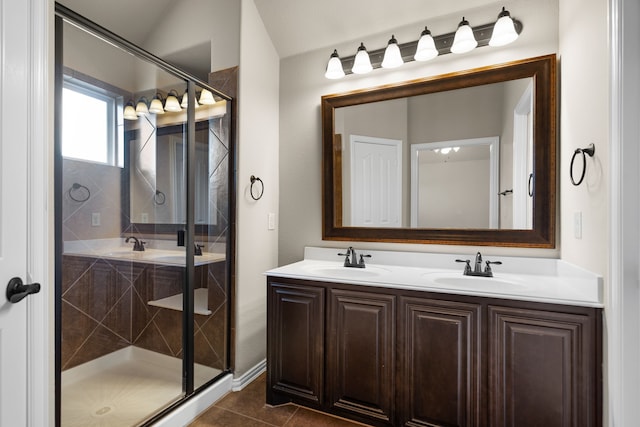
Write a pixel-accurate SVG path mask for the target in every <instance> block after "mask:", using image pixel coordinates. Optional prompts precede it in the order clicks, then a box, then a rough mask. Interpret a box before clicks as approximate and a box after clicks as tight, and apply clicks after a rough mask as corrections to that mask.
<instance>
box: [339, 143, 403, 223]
mask: <svg viewBox="0 0 640 427" xmlns="http://www.w3.org/2000/svg"><path fill="white" fill-rule="evenodd" d="M345 151H347V150H345ZM348 152H349V157H350V162H349V163H350V170H349V171H347V172H350V173H348V174H343V179H345V182H346V181H348V182H349V183H350V185H348V191H347V190H346V189H345V188H343V197H344V194H345V193H348V197H347V198H346V199H345V200H348V202H347V203H344V204H343V209H344V210H343V213H342V214H343V218H349V217H351V225H352V226H354V227H400V226H401V225H402V224H401V216H402V199H401V194H402V141H400V140H396V139H386V138H373V137H369V136H361V135H351V138H350V140H349V150H348ZM349 211H350V212H349Z"/></svg>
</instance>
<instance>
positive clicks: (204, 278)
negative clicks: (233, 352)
mask: <svg viewBox="0 0 640 427" xmlns="http://www.w3.org/2000/svg"><path fill="white" fill-rule="evenodd" d="M225 268H226V267H225V262H224V261H222V262H217V263H212V264H208V265H204V266H198V267H196V279H195V282H196V284H195V287H196V288H199V287H207V288H208V298H209V299H208V307H209V309H210V310H211V312H212V314H210V315H207V316H205V315H196V316H195V328H194V329H195V335H194V339H195V362H196V363H199V364H202V365H205V366H210V367H213V368H217V369H223V368H224V366H225V363H224V360H225V351H226V348H225V339H224V334H225V330H226V328H227V327H228V326H227V308H226V307H227V304H226V300H227V291H226V289H227V286H226V283H225V277H226V271H225ZM62 274H63V278H62V354H61V358H62V359H61V366H62V370H66V369H69V368H72V367H74V366H77V365H80V364H82V363H85V362H89V361H91V360H93V359H96V358H98V357H100V356H104V355H106V354H109V353H111V352H113V351H116V350H119V349H121V348H124V347H127V346H130V345H135V346H138V347H142V348H145V349H148V350H151V351H155V352H158V353H162V354H166V355H169V356H174V357H178V358H180V357H181V356H182V312H180V311H176V310H170V309H165V308H159V307H153V306H149V305H148V304H147V302H148V301H150V300H157V299H160V298H164V297H167V296H170V295H174V294H177V293H180V292H181V291H182V283H183V280H184V279H183V278H184V268H182V267H170V266H159V265H154V264H146V263H133V262H124V261H111V260H105V259H97V258H89V257H77V256H66V255H65V256H64V257H63V272H62Z"/></svg>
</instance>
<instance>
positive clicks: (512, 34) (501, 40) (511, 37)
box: [489, 7, 518, 47]
mask: <svg viewBox="0 0 640 427" xmlns="http://www.w3.org/2000/svg"><path fill="white" fill-rule="evenodd" d="M517 38H518V33H517V32H516V27H515V25H514V24H513V19H511V15H510V14H509V11H508V10H505V8H504V7H503V8H502V12H500V14H499V15H498V20H497V21H496V24H495V25H494V26H493V33H491V40H489V46H494V47H495V46H504V45H507V44H509V43H511V42H513V41H515V40H516V39H517Z"/></svg>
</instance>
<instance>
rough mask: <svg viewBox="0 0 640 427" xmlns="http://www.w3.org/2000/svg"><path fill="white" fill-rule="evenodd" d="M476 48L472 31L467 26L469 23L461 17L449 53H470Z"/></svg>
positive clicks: (476, 44)
mask: <svg viewBox="0 0 640 427" xmlns="http://www.w3.org/2000/svg"><path fill="white" fill-rule="evenodd" d="M476 46H478V41H477V40H476V38H475V37H474V35H473V29H472V28H471V26H470V25H469V21H467V20H466V19H464V17H462V21H460V24H459V25H458V29H457V30H456V34H455V36H454V37H453V44H452V45H451V53H466V52H471V51H472V50H473V49H475V48H476Z"/></svg>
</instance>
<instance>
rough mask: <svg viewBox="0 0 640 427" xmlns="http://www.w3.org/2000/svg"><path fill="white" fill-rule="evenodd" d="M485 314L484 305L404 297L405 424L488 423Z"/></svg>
mask: <svg viewBox="0 0 640 427" xmlns="http://www.w3.org/2000/svg"><path fill="white" fill-rule="evenodd" d="M480 317H481V306H480V305H479V304H467V303H463V302H453V301H441V300H434V299H426V298H407V297H401V298H400V304H399V308H398V354H399V356H398V357H399V360H398V365H399V377H398V410H399V412H400V414H401V415H400V422H399V425H402V426H411V427H417V426H425V427H426V426H478V425H481V424H482V422H481V419H482V412H481V404H480V398H481V392H480V387H481V383H482V381H481V372H482V369H481V357H480V355H481V352H480V341H481V339H480V338H481V328H480V324H481V318H480Z"/></svg>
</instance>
